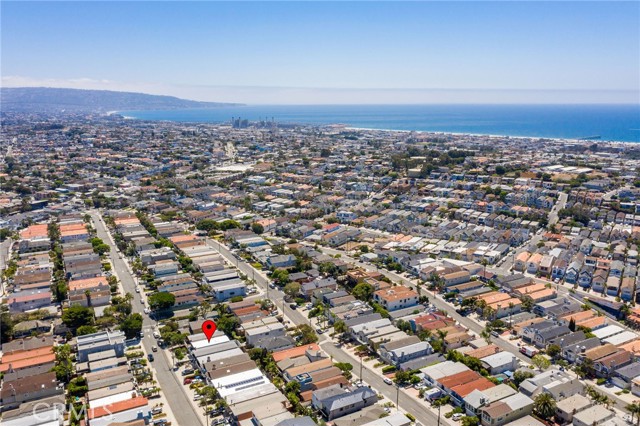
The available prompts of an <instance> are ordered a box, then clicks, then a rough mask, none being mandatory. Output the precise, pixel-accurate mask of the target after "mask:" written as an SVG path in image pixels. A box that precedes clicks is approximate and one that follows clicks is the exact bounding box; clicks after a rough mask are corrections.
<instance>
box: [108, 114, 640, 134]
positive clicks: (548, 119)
mask: <svg viewBox="0 0 640 426" xmlns="http://www.w3.org/2000/svg"><path fill="white" fill-rule="evenodd" d="M119 113H120V114H122V115H124V116H126V117H131V118H137V119H142V120H163V121H177V122H195V123H198V122H199V123H222V122H230V120H231V118H232V117H235V118H238V117H241V118H243V119H245V118H246V119H249V120H250V121H256V120H260V119H262V120H264V119H267V120H271V119H272V118H273V119H275V121H277V122H280V123H301V124H316V125H321V124H345V125H348V126H349V127H359V128H370V129H391V130H414V131H428V132H442V133H463V134H481V135H504V136H530V137H545V138H567V139H582V138H591V137H594V136H600V140H603V141H620V142H640V105H316V106H312V105H253V106H239V107H225V108H219V109H191V110H172V111H119Z"/></svg>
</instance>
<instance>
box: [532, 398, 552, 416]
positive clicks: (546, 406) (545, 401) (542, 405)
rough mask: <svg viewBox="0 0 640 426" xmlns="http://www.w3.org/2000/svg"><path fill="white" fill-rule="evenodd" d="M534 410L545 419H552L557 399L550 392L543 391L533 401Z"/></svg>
mask: <svg viewBox="0 0 640 426" xmlns="http://www.w3.org/2000/svg"><path fill="white" fill-rule="evenodd" d="M533 411H535V413H536V414H537V415H538V416H539V417H541V418H543V419H550V418H551V417H553V415H554V414H555V412H556V401H555V400H554V399H553V397H552V396H551V395H550V394H548V393H546V392H542V393H541V394H539V395H538V396H536V398H535V400H534V401H533Z"/></svg>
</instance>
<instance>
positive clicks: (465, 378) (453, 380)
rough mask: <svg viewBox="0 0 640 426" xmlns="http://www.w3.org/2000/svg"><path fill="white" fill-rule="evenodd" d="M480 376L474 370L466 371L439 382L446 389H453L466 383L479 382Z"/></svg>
mask: <svg viewBox="0 0 640 426" xmlns="http://www.w3.org/2000/svg"><path fill="white" fill-rule="evenodd" d="M478 377H480V375H479V374H478V373H476V372H475V371H473V370H466V371H462V372H460V373H456V374H453V375H451V376H446V377H443V378H441V379H440V380H438V382H439V383H440V384H441V385H442V386H443V387H445V388H449V389H450V388H452V387H453V386H458V385H462V384H465V383H469V382H472V381H474V380H477V379H478Z"/></svg>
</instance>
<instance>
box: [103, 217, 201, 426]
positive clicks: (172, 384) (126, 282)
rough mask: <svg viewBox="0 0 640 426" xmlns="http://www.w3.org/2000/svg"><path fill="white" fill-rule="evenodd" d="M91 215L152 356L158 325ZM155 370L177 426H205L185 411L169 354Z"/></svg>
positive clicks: (156, 362) (187, 404)
mask: <svg viewBox="0 0 640 426" xmlns="http://www.w3.org/2000/svg"><path fill="white" fill-rule="evenodd" d="M90 214H91V217H92V219H93V224H94V226H95V228H96V232H97V234H98V237H99V238H101V239H102V240H103V241H104V242H105V243H107V244H109V246H110V247H111V251H110V252H109V258H110V259H111V263H112V264H113V267H114V270H115V272H116V274H117V276H118V278H119V279H120V281H121V282H122V286H123V287H124V290H125V292H127V293H131V294H133V301H132V306H133V312H137V313H139V314H141V315H142V318H143V323H142V327H143V330H144V338H143V339H142V344H143V345H144V348H145V350H146V351H147V353H152V350H151V348H152V346H154V345H155V344H156V341H155V339H154V338H153V336H152V335H151V331H150V330H153V328H154V327H155V325H156V323H155V321H153V320H151V319H150V318H149V317H148V316H147V315H146V314H144V306H143V305H142V304H141V303H140V297H141V296H140V294H139V293H136V292H135V287H136V284H135V281H134V279H133V276H132V275H131V272H130V271H129V269H128V268H127V265H126V263H125V262H124V260H123V259H122V258H121V257H120V255H119V252H118V248H117V247H116V245H115V243H114V242H113V240H112V239H111V236H110V234H109V233H108V231H107V229H106V226H105V224H104V222H103V221H102V220H101V218H100V215H99V214H98V213H96V212H90ZM153 368H154V369H155V371H156V377H155V379H156V381H157V382H158V386H160V388H161V389H162V392H163V394H164V397H165V398H166V399H167V401H168V403H169V406H170V407H171V411H172V412H173V415H174V416H175V418H176V421H177V423H178V425H189V426H196V425H202V426H205V424H204V423H203V422H202V420H201V419H200V416H198V415H196V413H195V412H194V411H193V410H192V409H185V407H189V408H191V402H190V401H189V398H188V396H187V394H186V393H185V389H184V386H183V385H182V383H181V382H180V381H179V379H178V377H177V376H176V375H175V374H174V373H173V370H172V361H171V360H170V359H169V358H168V357H167V354H166V351H158V352H156V356H155V360H154V362H153Z"/></svg>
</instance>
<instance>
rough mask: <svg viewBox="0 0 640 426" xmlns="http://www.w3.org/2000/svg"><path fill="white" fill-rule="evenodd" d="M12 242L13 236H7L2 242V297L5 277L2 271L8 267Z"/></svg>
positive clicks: (0, 293)
mask: <svg viewBox="0 0 640 426" xmlns="http://www.w3.org/2000/svg"><path fill="white" fill-rule="evenodd" d="M12 243H13V240H12V239H11V238H7V239H6V240H4V241H3V242H2V243H0V297H2V296H3V295H4V279H3V278H2V272H3V271H4V269H5V268H6V267H7V262H8V261H9V253H10V251H11V244H12Z"/></svg>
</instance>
